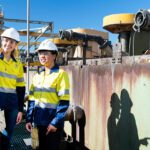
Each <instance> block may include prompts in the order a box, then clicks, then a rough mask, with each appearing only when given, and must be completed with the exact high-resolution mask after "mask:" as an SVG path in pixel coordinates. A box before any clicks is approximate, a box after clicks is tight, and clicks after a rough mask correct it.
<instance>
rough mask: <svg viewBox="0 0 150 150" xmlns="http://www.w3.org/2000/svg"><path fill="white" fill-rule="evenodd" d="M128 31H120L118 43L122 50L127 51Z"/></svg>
mask: <svg viewBox="0 0 150 150" xmlns="http://www.w3.org/2000/svg"><path fill="white" fill-rule="evenodd" d="M129 37H130V33H129V32H121V33H120V43H121V46H122V52H129Z"/></svg>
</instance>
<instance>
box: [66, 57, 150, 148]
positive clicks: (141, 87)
mask: <svg viewBox="0 0 150 150" xmlns="http://www.w3.org/2000/svg"><path fill="white" fill-rule="evenodd" d="M98 61H99V62H98ZM91 62H92V61H91ZM97 62H98V63H97V64H98V65H88V66H81V65H70V66H66V67H65V69H66V70H67V71H68V73H69V77H70V82H71V103H73V104H76V105H79V106H81V107H82V108H83V109H84V111H85V115H86V127H85V145H86V146H87V147H88V148H89V149H91V150H99V149H101V150H109V141H111V137H110V136H108V128H109V129H110V131H111V134H112V136H113V138H114V139H115V138H116V137H117V136H119V137H120V139H117V138H116V140H118V143H119V144H120V145H118V146H120V148H121V149H122V150H124V149H123V146H121V144H124V143H121V142H122V141H125V142H126V141H127V140H129V139H130V137H132V138H133V140H135V136H137V138H136V140H135V142H133V144H132V145H133V146H135V145H138V144H137V143H139V146H138V147H140V150H148V149H149V148H150V145H147V147H146V142H148V139H149V137H150V129H149V126H150V121H149V120H148V118H149V115H150V111H149V108H150V102H149V97H150V92H149V91H150V64H149V56H138V57H123V59H122V64H117V63H116V64H115V63H114V64H112V63H111V58H108V59H107V60H106V59H105V61H103V63H102V62H100V60H97ZM105 62H106V63H105ZM109 62H110V63H109ZM74 63H75V62H74ZM114 93H115V94H116V95H117V96H118V99H119V101H120V105H121V106H122V107H120V108H118V110H115V111H118V113H119V112H120V113H119V114H118V116H117V117H116V118H114V121H116V120H117V119H119V121H118V126H119V129H117V128H116V130H117V134H118V135H117V136H116V135H115V134H114V129H113V128H110V126H113V124H112V122H109V123H108V118H109V117H110V116H111V114H112V109H113V107H112V106H111V105H110V101H111V96H112V95H113V94H114ZM112 105H113V104H112ZM127 106H130V107H129V108H128V107H127ZM124 109H125V112H128V113H129V114H130V115H131V116H132V117H131V118H133V120H130V119H129V118H130V117H129V118H127V117H123V115H122V114H123V111H124ZM121 112H122V113H121ZM127 116H128V115H127ZM134 120H135V122H134ZM130 121H131V122H134V126H133V127H132V128H131V129H130V128H129V126H130V124H131V122H130ZM108 124H109V125H108ZM116 124H117V123H116ZM121 129H122V130H121ZM130 130H131V131H130ZM133 131H136V132H135V136H133V134H132V135H131V133H133ZM77 134H78V133H77ZM122 137H125V138H122ZM144 138H147V139H144ZM141 139H142V140H143V139H144V140H143V141H144V142H145V145H143V144H142V142H141V143H140V141H141ZM119 141H120V142H119ZM111 142H112V141H111ZM126 145H127V144H126ZM127 146H128V145H127ZM129 148H130V147H129Z"/></svg>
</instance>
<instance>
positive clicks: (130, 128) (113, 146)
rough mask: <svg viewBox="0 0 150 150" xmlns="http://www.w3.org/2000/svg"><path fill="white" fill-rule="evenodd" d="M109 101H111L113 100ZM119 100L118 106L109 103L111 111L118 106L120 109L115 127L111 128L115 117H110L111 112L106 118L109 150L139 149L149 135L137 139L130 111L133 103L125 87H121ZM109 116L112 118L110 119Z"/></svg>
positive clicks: (146, 142)
mask: <svg viewBox="0 0 150 150" xmlns="http://www.w3.org/2000/svg"><path fill="white" fill-rule="evenodd" d="M116 99H117V98H116ZM118 99H119V98H118ZM111 101H112V102H113V101H114V100H111ZM115 101H116V100H115ZM117 101H118V100H117ZM119 102H120V106H121V107H118V106H117V105H118V104H117V103H114V105H115V107H112V104H111V107H112V112H115V111H113V109H114V108H115V109H116V108H117V110H116V111H117V112H118V108H120V110H121V111H120V114H118V116H119V120H118V123H117V124H116V125H115V128H112V126H114V125H113V124H114V123H113V122H114V119H116V117H114V118H112V117H111V116H112V112H111V114H110V117H109V119H108V138H109V150H139V147H140V145H141V144H142V145H145V146H147V145H148V141H147V140H148V139H149V137H146V138H143V139H139V136H138V130H137V126H136V120H135V117H134V115H133V113H131V108H132V106H133V103H132V101H131V98H130V96H129V93H128V91H127V90H126V89H122V91H121V95H120V101H119ZM110 118H111V119H112V120H111V121H110ZM112 130H113V131H112ZM110 135H111V136H110Z"/></svg>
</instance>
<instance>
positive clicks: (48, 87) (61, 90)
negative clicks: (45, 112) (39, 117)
mask: <svg viewBox="0 0 150 150" xmlns="http://www.w3.org/2000/svg"><path fill="white" fill-rule="evenodd" d="M69 88H70V84H69V78H68V74H67V72H65V71H64V70H62V69H60V68H59V67H57V66H55V67H53V68H52V69H51V70H50V73H49V74H45V71H42V72H40V73H39V74H36V75H35V76H34V78H33V81H32V84H31V87H30V93H29V100H32V101H35V106H36V107H41V108H52V109H55V108H56V107H57V104H58V103H59V101H60V100H66V101H68V100H69V99H70V93H69Z"/></svg>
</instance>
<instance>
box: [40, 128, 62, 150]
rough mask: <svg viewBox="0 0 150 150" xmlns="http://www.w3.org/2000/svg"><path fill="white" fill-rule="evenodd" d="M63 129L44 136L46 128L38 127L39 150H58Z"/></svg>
mask: <svg viewBox="0 0 150 150" xmlns="http://www.w3.org/2000/svg"><path fill="white" fill-rule="evenodd" d="M62 131H63V129H57V131H56V132H51V133H49V134H48V135H46V132H47V126H46V127H45V126H38V133H39V150H59V147H60V142H61V137H62Z"/></svg>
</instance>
